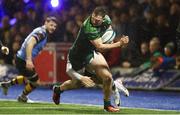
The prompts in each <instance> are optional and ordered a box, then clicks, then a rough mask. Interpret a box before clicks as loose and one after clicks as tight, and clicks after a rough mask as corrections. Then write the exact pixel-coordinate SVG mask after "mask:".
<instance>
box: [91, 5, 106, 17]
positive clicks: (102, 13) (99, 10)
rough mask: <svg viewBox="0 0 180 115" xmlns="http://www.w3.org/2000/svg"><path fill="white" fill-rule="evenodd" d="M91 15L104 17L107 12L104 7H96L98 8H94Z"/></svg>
mask: <svg viewBox="0 0 180 115" xmlns="http://www.w3.org/2000/svg"><path fill="white" fill-rule="evenodd" d="M93 13H94V14H95V15H100V16H102V17H104V16H105V15H107V13H108V12H107V9H106V7H104V6H98V7H96V8H95V9H94V11H93Z"/></svg>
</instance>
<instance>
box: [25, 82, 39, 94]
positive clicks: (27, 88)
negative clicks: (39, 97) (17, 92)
mask: <svg viewBox="0 0 180 115" xmlns="http://www.w3.org/2000/svg"><path fill="white" fill-rule="evenodd" d="M35 88H36V87H35V86H33V85H32V84H31V83H27V84H26V86H25V88H24V90H23V93H22V95H24V96H26V95H28V94H29V93H31V92H32V91H33V90H34V89H35Z"/></svg>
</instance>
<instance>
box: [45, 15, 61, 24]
mask: <svg viewBox="0 0 180 115" xmlns="http://www.w3.org/2000/svg"><path fill="white" fill-rule="evenodd" d="M46 21H47V22H49V21H53V22H55V23H58V21H57V18H56V17H54V16H48V17H47V18H46Z"/></svg>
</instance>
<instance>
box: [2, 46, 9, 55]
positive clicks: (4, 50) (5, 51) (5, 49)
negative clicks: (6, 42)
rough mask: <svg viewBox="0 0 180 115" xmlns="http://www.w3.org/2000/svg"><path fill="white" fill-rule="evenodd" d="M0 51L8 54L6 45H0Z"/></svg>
mask: <svg viewBox="0 0 180 115" xmlns="http://www.w3.org/2000/svg"><path fill="white" fill-rule="evenodd" d="M1 51H2V53H3V54H6V55H8V54H9V48H8V47H6V46H2V47H1Z"/></svg>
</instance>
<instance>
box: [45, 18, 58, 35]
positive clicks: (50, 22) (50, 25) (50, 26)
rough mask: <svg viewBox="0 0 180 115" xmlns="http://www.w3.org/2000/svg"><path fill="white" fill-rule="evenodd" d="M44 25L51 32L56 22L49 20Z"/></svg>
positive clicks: (55, 26)
mask: <svg viewBox="0 0 180 115" xmlns="http://www.w3.org/2000/svg"><path fill="white" fill-rule="evenodd" d="M46 27H47V30H48V32H49V33H50V34H52V33H53V32H54V31H55V30H56V28H57V24H56V23H55V22H54V21H49V22H47V23H46Z"/></svg>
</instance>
